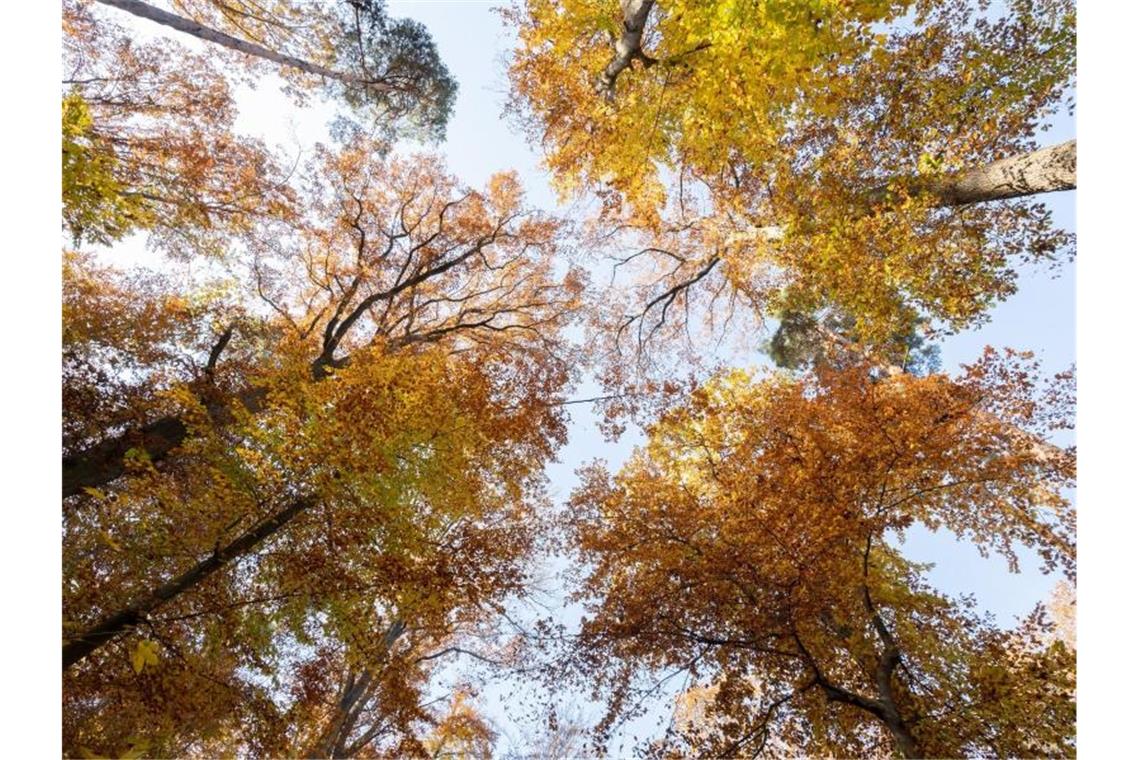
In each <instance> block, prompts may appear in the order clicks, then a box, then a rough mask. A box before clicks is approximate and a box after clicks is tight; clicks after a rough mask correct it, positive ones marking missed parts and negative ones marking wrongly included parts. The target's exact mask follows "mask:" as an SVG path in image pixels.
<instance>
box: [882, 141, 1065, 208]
mask: <svg viewBox="0 0 1140 760" xmlns="http://www.w3.org/2000/svg"><path fill="white" fill-rule="evenodd" d="M915 185H916V186H917V187H919V188H921V189H924V190H926V191H927V192H930V193H932V194H933V195H934V196H935V197H936V198H938V201H939V203H940V204H941V205H943V206H968V205H970V204H972V203H985V202H987V201H1001V200H1009V199H1011V198H1023V197H1025V196H1027V195H1039V194H1041V193H1055V192H1059V191H1061V190H1073V189H1075V188H1076V186H1077V141H1076V140H1069V141H1068V142H1064V143H1061V144H1060V145H1052V146H1050V147H1048V148H1041V149H1040V150H1035V151H1031V152H1029V153H1022V154H1020V155H1017V156H1010V157H1009V158H1003V159H1001V160H999V161H994V162H993V163H990V164H986V165H985V166H978V167H974V168H973V169H967V170H966V171H963V172H959V173H957V174H954V175H951V176H948V177H939V178H937V179H934V180H932V181H927V180H916V181H915ZM876 192H877V193H879V194H880V197H882V195H885V190H878V191H876Z"/></svg>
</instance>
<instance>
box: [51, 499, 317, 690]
mask: <svg viewBox="0 0 1140 760" xmlns="http://www.w3.org/2000/svg"><path fill="white" fill-rule="evenodd" d="M314 503H315V502H314V500H312V499H309V498H300V499H297V500H296V501H294V502H293V503H292V504H290V505H289V506H288V507H286V508H285V509H282V510H281V511H279V512H277V513H276V514H274V515H272V516H270V517H268V518H266V519H265V520H263V521H262V522H260V523H258V524H257V525H255V526H254V527H252V528H250V529H249V530H248V531H246V532H245V533H243V534H242V535H241V536H239V537H238V538H236V539H234V540H233V541H232V542H230V543H229V544H227V545H226V546H224V547H221V548H219V549H218V550H216V551H215V552H214V553H213V554H211V555H210V556H209V557H207V558H206V559H204V560H202V561H201V562H199V563H198V564H197V565H195V566H194V567H192V568H191V569H190V570H187V571H186V572H185V573H183V574H182V575H179V576H178V577H177V578H174V579H173V580H171V581H168V582H166V583H164V584H162V585H161V586H159V587H158V588H156V589H154V590H153V591H149V592H147V593H146V594H144V595H142V596H141V597H139V598H137V599H135V600H134V601H133V602H131V603H130V604H128V605H127V606H126V607H124V608H122V609H120V610H118V611H117V612H113V613H111V614H110V615H108V616H106V617H104V618H103V619H102V620H100V621H99V622H98V623H95V624H94V625H93V626H91V627H90V628H88V629H87V630H86V631H84V632H83V633H81V634H80V635H78V636H76V637H74V638H72V639H71V640H70V641H69V642H68V643H67V644H65V645H64V647H63V669H64V670H67V669H68V668H69V667H71V666H72V665H74V664H75V663H77V662H79V661H80V660H82V659H83V658H84V657H86V656H87V655H89V654H91V653H92V652H94V651H95V650H97V649H99V648H100V647H101V646H103V645H104V644H106V643H107V642H108V641H111V640H112V639H114V638H116V637H117V636H119V635H120V634H122V633H125V632H126V631H128V630H130V629H131V628H132V627H134V626H136V625H138V624H139V623H142V622H144V621H145V620H146V618H147V616H148V615H149V614H150V613H152V612H154V611H155V610H156V609H158V608H159V607H160V606H162V605H163V604H165V603H166V602H168V601H170V600H171V599H174V598H176V597H178V596H179V595H181V594H182V593H183V592H185V591H189V590H190V589H192V588H194V587H195V586H197V585H198V584H200V583H202V582H203V581H205V580H206V579H208V578H209V577H210V576H212V575H213V574H214V573H216V572H217V571H218V570H221V569H222V568H223V567H225V566H226V565H227V564H229V562H230V561H231V560H233V559H234V558H235V557H239V556H241V555H243V554H245V553H247V552H249V551H250V550H251V549H253V548H254V547H256V546H257V545H258V544H260V543H261V542H262V541H264V540H265V539H266V538H269V537H270V536H272V535H273V534H275V533H277V532H278V531H279V530H281V529H282V528H283V527H285V526H286V525H287V524H288V523H289V522H291V521H292V520H293V519H294V518H295V517H297V515H299V514H301V513H302V512H304V511H305V510H306V509H308V508H309V507H311V506H312V505H313V504H314Z"/></svg>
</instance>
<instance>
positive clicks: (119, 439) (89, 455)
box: [63, 388, 265, 499]
mask: <svg viewBox="0 0 1140 760" xmlns="http://www.w3.org/2000/svg"><path fill="white" fill-rule="evenodd" d="M212 394H216V391H213V390H212V389H211V390H210V392H209V393H208V394H207V395H212ZM237 400H238V401H239V402H240V403H241V405H242V406H244V407H245V408H246V409H247V410H249V411H250V412H253V413H256V412H258V411H260V410H261V408H262V406H263V405H264V403H265V391H264V389H261V388H247V389H246V390H244V391H241V392H240V393H238V394H237ZM206 411H207V412H208V413H209V415H210V419H211V420H212V421H213V422H214V424H217V425H222V424H226V423H227V422H230V421H231V420H232V415H231V413H230V411H229V410H228V409H227V408H226V405H225V404H224V403H221V402H220V401H219V400H218V399H217V398H216V397H214V398H210V399H208V400H207V401H206ZM189 434H190V430H189V429H188V428H187V427H186V423H184V422H183V421H182V420H181V418H179V417H178V415H174V414H171V415H167V416H165V417H160V418H159V419H157V420H155V421H154V422H151V423H149V424H147V425H144V426H143V427H141V428H139V429H137V430H128V431H127V432H125V433H122V434H121V435H117V436H114V437H113V438H108V439H106V440H104V441H100V442H99V443H97V444H95V445H93V446H89V447H88V448H86V449H83V450H82V451H77V452H75V453H74V454H71V455H69V456H65V457H64V458H63V498H65V499H66V498H67V497H68V496H74V495H75V494H77V493H79V492H81V491H82V490H83V489H84V488H98V487H99V486H103V485H106V484H107V483H110V482H112V481H114V480H117V479H118V478H120V477H122V475H123V474H124V473H125V472H126V465H125V463H124V461H123V460H124V458H125V457H126V455H127V452H128V451H130V450H131V449H138V450H139V451H141V452H143V453H144V454H145V456H146V457H147V458H148V459H149V460H150V461H151V462H161V461H162V460H163V459H165V458H166V457H167V456H168V455H169V454H170V453H171V452H172V451H174V449H176V448H178V447H179V446H180V445H181V444H182V442H183V441H185V440H186V437H187V436H188V435H189Z"/></svg>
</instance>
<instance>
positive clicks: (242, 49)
mask: <svg viewBox="0 0 1140 760" xmlns="http://www.w3.org/2000/svg"><path fill="white" fill-rule="evenodd" d="M96 1H97V2H100V3H102V4H103V5H109V6H111V7H112V8H118V9H120V10H124V11H126V12H127V13H132V14H134V15H136V16H138V17H139V18H145V19H147V20H148V21H153V22H155V23H156V24H162V25H163V26H168V27H170V28H171V29H177V30H178V31H180V32H183V33H185V34H189V35H191V36H193V37H197V38H198V39H200V40H204V41H206V42H210V43H213V44H215V45H221V46H222V47H227V48H229V49H230V50H236V51H237V52H239V53H245V54H246V55H252V56H256V57H258V58H263V59H265V60H267V61H272V62H273V63H276V64H279V65H281V66H288V67H290V68H294V69H297V70H299V71H303V72H305V73H306V74H315V75H317V76H320V77H325V78H327V79H335V80H337V81H339V82H345V83H347V84H362V85H367V86H369V87H380V88H382V89H388V87H387V86H386V85H384V83H383V82H379V81H375V80H369V79H364V78H362V77H356V76H352V75H350V74H345V73H343V72H340V71H335V70H333V69H330V68H328V67H326V66H321V65H319V64H316V63H312V62H310V61H306V60H303V59H301V58H296V57H294V56H291V55H286V54H284V53H278V52H276V51H274V50H270V49H269V48H267V47H263V46H261V45H258V44H256V43H253V42H249V41H247V40H243V39H240V38H238V37H233V36H231V35H229V34H226V33H225V32H219V31H218V30H216V29H211V28H209V27H208V26H203V25H202V24H199V23H198V22H197V21H194V20H192V19H188V18H184V17H182V16H178V15H176V14H174V13H170V12H168V11H164V10H162V9H161V8H155V7H154V6H153V5H149V4H147V3H143V2H139V0H96Z"/></svg>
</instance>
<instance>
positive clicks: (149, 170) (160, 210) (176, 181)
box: [63, 0, 295, 256]
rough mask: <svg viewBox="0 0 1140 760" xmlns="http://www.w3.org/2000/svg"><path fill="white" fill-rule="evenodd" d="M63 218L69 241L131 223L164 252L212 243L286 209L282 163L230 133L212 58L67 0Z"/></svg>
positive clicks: (232, 110)
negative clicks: (133, 35)
mask: <svg viewBox="0 0 1140 760" xmlns="http://www.w3.org/2000/svg"><path fill="white" fill-rule="evenodd" d="M63 21H64V79H63V218H64V227H65V229H66V230H67V232H68V233H69V234H70V237H71V238H72V240H73V242H74V244H76V245H79V244H82V243H99V244H109V243H111V242H113V241H115V240H118V239H120V238H122V237H124V236H125V235H127V234H129V233H131V232H134V231H136V230H147V231H149V232H150V233H151V240H152V242H154V243H156V244H158V245H159V246H160V247H162V248H164V249H165V250H167V251H168V252H171V253H175V254H179V255H183V256H186V255H190V254H191V253H196V252H212V253H219V252H221V251H222V250H224V248H225V246H226V245H227V244H228V242H229V239H230V236H231V235H233V234H236V233H238V232H240V231H241V230H243V229H248V228H249V227H250V226H251V225H253V224H254V223H255V221H256V220H258V219H264V218H267V217H284V216H287V215H289V214H290V213H292V212H293V205H292V204H293V202H294V200H295V195H294V193H293V192H292V190H291V188H289V187H288V185H287V177H288V172H287V171H285V170H284V169H283V168H282V167H281V166H280V165H279V163H278V161H277V159H276V158H275V157H274V156H273V155H271V154H270V153H269V152H268V151H267V150H266V148H265V146H264V145H263V144H262V143H261V142H260V141H258V140H254V139H251V138H248V137H242V136H238V135H236V134H234V132H233V122H234V118H235V116H236V114H237V109H236V106H235V104H234V101H233V96H232V92H231V88H230V86H229V84H228V83H227V82H226V80H225V78H224V77H223V76H222V74H221V72H220V71H219V69H218V67H217V65H216V62H215V61H214V60H212V59H210V58H209V57H207V56H201V55H192V54H190V53H189V52H187V51H186V50H185V49H184V48H182V47H180V46H178V45H175V44H173V43H170V42H168V41H160V42H149V43H136V42H132V41H131V39H130V36H129V35H128V34H127V33H126V31H125V30H124V29H122V28H121V27H118V26H116V25H114V24H111V23H109V22H107V21H105V20H102V19H97V18H96V17H95V16H94V15H93V14H92V13H90V9H89V8H88V7H87V6H86V5H84V4H82V3H79V2H71V1H70V0H69V2H66V3H65V4H64V12H63Z"/></svg>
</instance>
